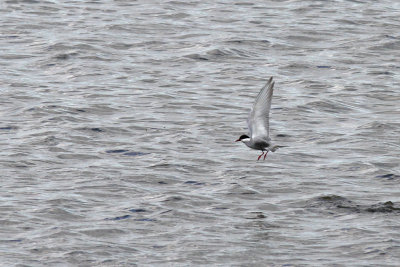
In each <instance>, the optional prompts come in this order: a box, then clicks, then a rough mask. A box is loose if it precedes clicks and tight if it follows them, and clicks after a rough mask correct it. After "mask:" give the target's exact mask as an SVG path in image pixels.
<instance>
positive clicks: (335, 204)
mask: <svg viewBox="0 0 400 267" xmlns="http://www.w3.org/2000/svg"><path fill="white" fill-rule="evenodd" d="M307 207H308V208H312V209H316V210H320V211H321V212H323V211H324V210H329V211H330V212H331V213H336V212H347V213H393V212H396V213H400V206H398V205H397V206H395V204H394V203H393V202H391V201H386V202H384V203H377V204H373V205H368V204H358V203H355V202H353V201H351V200H349V199H347V198H345V197H341V196H337V195H327V196H320V197H316V198H313V199H312V200H310V201H308V204H307Z"/></svg>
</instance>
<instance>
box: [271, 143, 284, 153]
mask: <svg viewBox="0 0 400 267" xmlns="http://www.w3.org/2000/svg"><path fill="white" fill-rule="evenodd" d="M282 147H287V146H279V145H276V146H273V147H271V151H272V152H275V151H276V150H278V148H282Z"/></svg>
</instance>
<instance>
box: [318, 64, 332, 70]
mask: <svg viewBox="0 0 400 267" xmlns="http://www.w3.org/2000/svg"><path fill="white" fill-rule="evenodd" d="M317 68H318V69H331V68H332V67H331V66H325V65H320V66H317Z"/></svg>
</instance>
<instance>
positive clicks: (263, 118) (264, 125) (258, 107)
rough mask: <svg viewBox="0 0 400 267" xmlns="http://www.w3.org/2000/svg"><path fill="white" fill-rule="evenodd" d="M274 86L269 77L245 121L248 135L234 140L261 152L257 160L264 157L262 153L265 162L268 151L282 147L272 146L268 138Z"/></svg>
mask: <svg viewBox="0 0 400 267" xmlns="http://www.w3.org/2000/svg"><path fill="white" fill-rule="evenodd" d="M274 85H275V82H273V78H272V77H271V78H270V79H269V80H268V82H267V84H266V85H265V86H264V87H263V88H262V89H261V91H260V93H258V96H257V98H256V101H255V102H254V105H253V107H252V109H251V110H250V114H249V117H248V119H247V125H248V127H249V135H245V134H244V135H241V136H240V137H239V139H238V140H236V142H237V141H242V142H243V143H244V144H245V145H246V146H248V147H250V148H252V149H256V150H261V151H262V154H261V155H260V156H259V157H258V160H259V159H260V158H261V156H262V155H264V152H265V155H264V160H265V157H266V156H267V154H268V152H269V151H272V152H275V151H276V150H277V149H278V148H280V147H283V146H278V145H273V144H272V143H271V138H270V137H269V111H270V109H271V100H272V95H273V92H274Z"/></svg>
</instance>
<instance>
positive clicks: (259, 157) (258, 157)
mask: <svg viewBox="0 0 400 267" xmlns="http://www.w3.org/2000/svg"><path fill="white" fill-rule="evenodd" d="M262 155H264V151H263V152H262V153H261V155H260V156H258V159H257V160H260V158H261V156H262Z"/></svg>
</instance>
